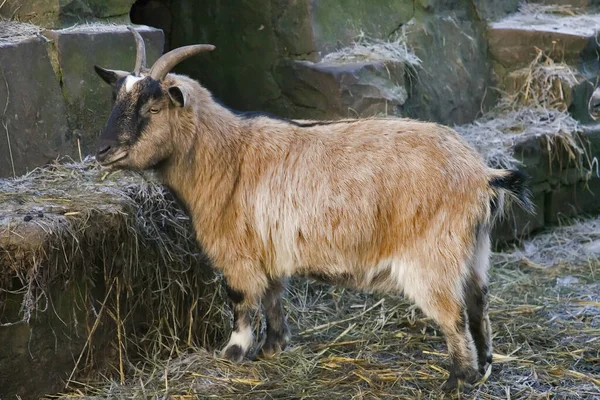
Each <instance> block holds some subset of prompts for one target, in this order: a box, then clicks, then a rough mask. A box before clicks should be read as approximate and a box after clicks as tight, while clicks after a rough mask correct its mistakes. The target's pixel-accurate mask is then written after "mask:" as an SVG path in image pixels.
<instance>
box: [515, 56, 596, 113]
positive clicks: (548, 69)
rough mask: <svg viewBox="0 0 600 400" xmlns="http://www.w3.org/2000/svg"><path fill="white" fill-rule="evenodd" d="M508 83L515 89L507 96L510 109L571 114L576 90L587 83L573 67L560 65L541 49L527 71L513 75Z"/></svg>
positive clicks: (522, 70) (523, 70) (516, 72)
mask: <svg viewBox="0 0 600 400" xmlns="http://www.w3.org/2000/svg"><path fill="white" fill-rule="evenodd" d="M505 80H506V81H512V83H513V85H514V86H515V87H514V88H513V89H514V90H513V93H510V94H508V95H507V96H505V100H504V101H505V103H507V104H506V105H507V106H510V107H512V108H516V107H519V106H528V107H543V108H551V109H556V110H559V111H567V109H568V107H569V105H570V104H571V102H572V100H573V99H572V95H573V93H572V88H574V87H575V86H576V85H578V84H579V83H581V82H583V81H584V80H585V78H583V77H582V76H581V74H579V73H578V72H577V70H575V69H574V68H573V67H571V66H569V65H567V64H564V63H557V62H555V61H554V60H552V59H551V58H550V57H548V56H547V55H545V54H544V53H543V52H542V51H541V50H539V49H538V51H537V56H536V57H535V58H534V60H533V61H532V62H531V63H530V65H529V66H528V67H527V68H523V69H520V70H517V71H515V72H512V73H511V74H509V76H508V77H507V78H505Z"/></svg>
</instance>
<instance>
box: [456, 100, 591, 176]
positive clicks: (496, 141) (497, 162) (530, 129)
mask: <svg viewBox="0 0 600 400" xmlns="http://www.w3.org/2000/svg"><path fill="white" fill-rule="evenodd" d="M455 129H456V130H457V131H458V132H459V133H460V134H461V135H462V136H463V137H464V138H465V139H466V140H467V141H468V142H469V143H470V144H471V145H472V146H474V147H475V148H476V149H477V150H478V151H479V153H481V154H482V155H483V157H484V158H485V160H486V161H487V163H488V164H489V165H490V166H492V167H502V168H516V167H518V166H519V165H520V162H519V161H518V160H517V159H516V158H515V156H514V154H513V147H514V145H515V143H517V142H519V141H523V140H528V139H531V138H546V139H548V140H547V144H548V146H552V148H551V149H550V151H549V153H550V154H551V155H552V154H556V153H558V151H557V150H558V149H561V150H562V149H566V150H567V153H568V154H569V157H570V158H572V159H573V160H577V161H578V163H579V164H581V163H582V162H583V161H579V160H580V159H581V160H584V159H586V157H587V156H586V154H585V150H584V149H585V145H584V144H583V143H581V138H580V135H579V134H580V133H581V132H582V130H581V127H580V125H579V123H578V122H577V121H576V120H574V119H573V118H572V117H571V116H570V115H569V114H568V113H567V112H564V111H558V110H553V109H547V108H542V107H537V108H531V107H521V108H519V109H517V110H511V109H509V108H504V107H498V108H496V109H494V110H492V111H490V112H489V113H487V114H485V115H484V116H483V117H481V118H480V119H478V120H476V121H475V122H473V123H471V124H466V125H461V126H457V127H455Z"/></svg>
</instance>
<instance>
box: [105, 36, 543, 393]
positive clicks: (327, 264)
mask: <svg viewBox="0 0 600 400" xmlns="http://www.w3.org/2000/svg"><path fill="white" fill-rule="evenodd" d="M131 31H132V32H133V33H134V35H135V37H136V41H137V44H138V58H137V62H136V67H135V71H134V73H133V74H129V73H127V72H124V71H114V70H106V69H103V68H100V67H96V71H97V73H98V74H99V75H100V76H101V77H102V78H103V79H104V80H105V81H106V82H108V83H109V84H111V85H112V86H113V87H114V89H115V91H116V100H115V104H114V107H113V110H112V113H111V115H110V118H109V120H108V123H107V126H106V129H105V131H104V133H103V136H102V139H101V144H100V146H99V150H98V153H97V160H98V161H99V162H100V164H101V165H103V166H106V167H108V166H110V167H113V168H121V169H133V170H155V171H156V172H157V173H158V175H159V176H160V178H161V179H162V181H163V183H164V184H165V185H166V186H168V187H169V188H171V190H172V191H173V192H174V193H175V195H176V196H177V197H178V198H179V199H180V200H181V202H182V204H183V205H184V206H185V207H186V208H187V210H188V213H189V216H190V218H191V220H192V222H193V225H194V228H195V233H196V236H197V240H198V242H199V243H200V245H201V246H202V248H203V249H204V251H205V252H206V254H207V255H208V256H209V258H210V259H211V261H212V263H213V265H214V266H215V267H216V268H218V269H219V270H220V271H221V272H222V273H223V275H224V277H225V279H226V282H227V289H228V293H229V297H230V299H231V301H232V304H233V309H234V319H235V329H234V331H233V333H232V335H231V339H230V340H229V343H228V344H227V345H226V346H225V348H224V350H223V352H222V355H223V356H224V357H226V358H228V359H231V360H234V361H240V360H242V359H243V358H244V357H245V356H246V354H247V352H248V350H249V349H250V348H251V346H252V344H253V335H252V328H251V321H250V315H251V313H250V312H251V311H252V310H253V309H256V308H257V307H258V306H259V305H260V304H261V302H262V304H263V306H264V309H265V316H266V322H267V337H266V340H265V343H264V346H263V348H262V351H263V353H264V354H265V355H267V356H269V355H272V354H273V353H276V352H278V351H281V350H283V349H284V348H285V346H286V344H287V341H288V329H287V325H286V321H285V317H284V314H283V310H282V306H281V292H282V290H283V288H284V280H285V279H286V278H287V277H289V276H291V275H294V274H302V275H306V276H312V277H316V278H319V279H321V280H325V281H329V282H332V283H338V284H342V285H347V286H350V287H355V288H359V289H364V290H375V291H383V292H396V293H400V292H403V293H404V295H405V296H407V297H408V298H410V299H411V300H412V301H414V302H415V303H416V304H417V305H418V306H419V307H420V308H421V309H422V310H423V312H424V313H425V314H426V315H428V316H429V317H431V318H432V319H433V320H435V322H436V323H437V324H439V326H440V327H441V329H442V331H443V333H444V335H445V337H446V340H447V345H448V352H449V356H450V360H451V363H452V368H451V374H450V378H449V379H448V381H447V382H446V383H445V385H444V386H445V388H448V389H451V388H454V387H456V385H457V383H458V380H461V381H467V382H473V381H475V380H476V379H478V376H479V374H481V373H483V372H484V371H485V369H486V368H487V367H488V365H489V364H491V361H492V356H491V354H492V344H491V326H490V321H489V318H488V313H487V299H486V297H487V296H486V294H487V293H486V292H487V270H488V260H489V254H490V238H489V236H490V228H491V226H492V223H493V220H494V217H495V215H497V214H499V213H500V212H501V210H502V208H503V198H504V193H507V194H509V195H511V196H513V197H514V198H516V199H517V200H518V201H520V202H521V204H522V205H523V206H525V207H527V208H529V207H530V206H531V204H530V202H529V199H528V195H527V190H526V189H525V187H524V186H523V176H522V175H520V174H519V173H518V172H515V171H507V170H494V169H490V168H488V167H487V166H486V165H485V163H484V162H483V161H482V158H481V157H480V156H479V155H478V154H476V152H475V151H474V150H472V149H471V148H470V147H469V146H468V145H467V144H466V143H465V142H464V140H463V139H462V138H461V137H460V136H459V135H458V134H457V133H456V132H455V131H453V130H452V129H450V128H447V127H444V126H440V125H437V124H433V123H425V122H418V121H414V120H410V119H399V118H381V119H377V118H373V119H363V120H341V121H288V120H280V119H274V118H269V117H265V116H249V115H240V114H236V113H234V112H232V111H230V110H229V109H227V108H225V107H223V106H221V105H219V104H218V103H217V102H216V101H215V100H214V99H213V98H212V96H211V94H210V93H209V92H208V91H207V90H206V89H205V88H203V87H202V86H201V85H200V84H199V83H198V82H196V81H194V80H192V79H190V78H188V77H185V76H180V75H175V74H169V71H170V69H171V68H172V67H174V66H175V65H176V64H177V63H178V62H180V61H182V60H183V59H185V58H187V57H190V56H192V55H194V54H197V53H200V52H202V51H207V50H212V49H213V46H210V45H197V46H187V47H183V48H179V49H175V50H172V51H171V52H169V53H167V54H165V55H163V56H162V57H161V58H160V59H159V60H158V61H157V62H156V63H155V64H154V66H153V67H152V68H151V69H150V70H149V71H148V70H146V69H145V66H144V63H145V61H144V60H145V55H144V44H143V40H142V39H141V36H139V34H138V33H137V32H135V31H134V30H133V29H131Z"/></svg>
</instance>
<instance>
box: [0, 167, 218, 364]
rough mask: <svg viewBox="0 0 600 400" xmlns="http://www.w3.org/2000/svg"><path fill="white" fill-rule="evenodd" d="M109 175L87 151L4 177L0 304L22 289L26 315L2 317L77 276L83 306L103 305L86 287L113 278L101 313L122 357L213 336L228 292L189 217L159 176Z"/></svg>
mask: <svg viewBox="0 0 600 400" xmlns="http://www.w3.org/2000/svg"><path fill="white" fill-rule="evenodd" d="M105 175H106V173H105V172H103V171H101V170H100V169H99V168H97V167H96V164H95V162H94V161H92V160H86V161H85V162H83V163H69V164H55V165H51V166H48V167H45V168H40V169H36V170H34V171H32V172H31V173H29V174H27V175H25V176H23V177H20V178H16V179H12V180H0V304H3V303H2V297H3V296H4V295H6V294H8V293H12V294H20V295H21V296H22V305H21V311H20V315H19V316H18V317H14V316H12V317H13V318H12V319H10V320H7V316H6V315H4V314H2V313H0V323H1V324H4V325H9V324H16V323H27V322H29V320H30V319H31V318H32V317H33V316H34V315H35V312H40V311H47V312H52V310H47V307H46V305H47V304H48V301H47V300H48V296H49V295H50V291H51V290H50V289H53V290H56V289H57V288H61V287H65V286H68V285H70V284H77V285H80V286H81V287H83V288H86V289H85V291H86V293H83V294H82V298H83V299H84V300H83V304H84V307H86V308H87V307H88V305H89V304H92V305H94V306H95V305H97V304H98V303H99V302H100V301H101V300H102V299H98V298H94V297H93V296H92V295H91V294H90V293H88V291H87V290H88V289H89V290H91V289H92V288H94V287H96V288H98V287H102V285H105V286H106V290H105V293H106V299H105V301H104V302H103V303H102V306H101V307H100V306H98V308H97V309H96V312H97V313H98V316H97V318H98V319H100V318H101V317H109V316H110V319H112V320H114V321H113V322H114V324H115V325H117V326H119V331H118V332H119V335H118V336H119V337H118V338H117V337H115V340H118V341H119V343H118V345H117V346H118V348H119V349H120V350H121V353H122V354H121V358H122V359H121V360H120V362H124V358H126V356H127V354H128V350H130V349H131V350H132V353H138V352H140V351H141V352H143V353H144V352H147V353H148V354H152V355H153V356H159V355H161V354H165V352H166V353H169V352H170V351H171V350H172V349H173V348H178V347H179V346H181V345H186V346H187V345H192V344H195V345H199V346H207V347H211V346H214V344H215V343H216V342H220V340H221V336H222V335H224V334H225V333H226V332H227V331H228V330H229V318H228V317H227V315H226V314H227V312H228V311H226V310H225V309H224V306H223V303H224V298H225V294H224V293H222V292H221V289H220V287H221V285H220V282H219V278H218V277H215V275H214V273H213V272H212V271H211V270H210V268H208V267H207V266H206V263H205V262H204V260H203V258H202V255H201V253H200V252H199V250H198V248H197V247H196V245H195V241H194V239H193V236H192V233H191V229H190V226H189V221H188V218H187V217H186V216H185V215H184V214H183V213H182V212H181V211H180V209H179V208H178V207H177V205H176V204H175V203H174V201H173V199H172V198H171V197H170V196H169V194H168V193H167V192H165V190H164V189H163V188H162V187H161V186H159V185H157V184H155V183H153V182H152V180H145V179H142V177H141V176H139V175H135V174H131V173H125V172H118V173H115V174H112V175H110V176H105ZM59 290H60V289H59ZM116 299H120V300H121V301H120V304H119V305H120V309H117V308H115V304H117V302H116ZM100 314H103V315H100ZM224 314H225V316H224ZM133 319H135V323H134V322H133ZM92 322H94V321H92ZM223 324H224V325H223ZM96 325H98V324H97V323H95V322H94V324H93V326H90V327H89V332H90V339H93V334H94V330H95V329H96V328H95V326H96ZM83 359H86V358H83ZM78 368H79V369H82V368H83V365H78Z"/></svg>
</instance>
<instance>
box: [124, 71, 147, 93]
mask: <svg viewBox="0 0 600 400" xmlns="http://www.w3.org/2000/svg"><path fill="white" fill-rule="evenodd" d="M142 79H144V77H142V76H133V75H129V76H127V78H125V91H126V92H129V91H131V89H132V88H133V85H135V83H136V82H137V81H141V80H142Z"/></svg>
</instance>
